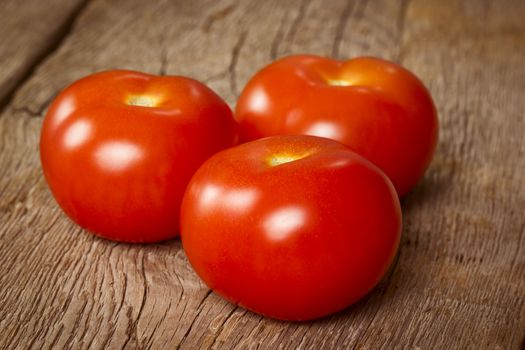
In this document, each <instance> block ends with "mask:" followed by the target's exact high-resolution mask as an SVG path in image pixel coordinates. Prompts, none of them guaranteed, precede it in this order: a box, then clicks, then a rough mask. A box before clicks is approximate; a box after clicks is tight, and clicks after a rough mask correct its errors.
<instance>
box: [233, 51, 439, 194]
mask: <svg viewBox="0 0 525 350" xmlns="http://www.w3.org/2000/svg"><path fill="white" fill-rule="evenodd" d="M235 118H236V119H237V121H238V122H239V123H240V126H241V138H242V139H243V140H244V141H249V140H254V139H257V138H261V137H266V136H273V135H291V134H306V135H314V136H321V137H327V138H331V139H334V140H337V141H340V142H342V143H344V144H346V145H347V146H349V147H350V148H352V149H353V150H354V151H356V152H357V153H359V154H361V155H362V156H364V157H365V158H367V159H368V160H370V161H372V162H373V163H374V164H376V165H377V166H379V167H380V168H381V169H382V170H383V171H384V172H385V173H386V174H387V175H388V176H389V177H390V179H391V180H392V182H393V183H394V186H395V187H396V189H397V192H398V194H399V196H403V195H404V194H406V193H407V192H408V191H409V190H410V189H411V188H412V187H413V186H414V185H415V184H416V183H417V181H418V180H419V179H420V178H421V177H422V176H423V175H424V173H425V170H426V169H427V167H428V165H429V164H430V161H431V160H432V156H433V154H434V150H435V147H436V143H437V139H438V118H437V112H436V108H435V106H434V103H433V101H432V98H431V96H430V94H429V92H428V91H427V89H426V88H425V86H424V85H423V83H421V81H420V80H419V79H418V78H417V77H416V76H415V75H413V74H412V73H411V72H409V71H408V70H406V69H404V68H402V67H401V66H399V65H397V64H395V63H392V62H389V61H385V60H381V59H378V58H371V57H361V58H355V59H351V60H348V61H338V60H332V59H329V58H324V57H318V56H310V55H298V56H290V57H286V58H283V59H280V60H278V61H275V62H273V63H272V64H270V65H268V66H267V67H265V68H263V69H262V70H261V71H259V72H258V73H257V74H256V75H255V76H254V77H253V78H252V79H251V80H250V81H249V82H248V84H247V85H246V87H245V88H244V90H243V92H242V93H241V96H240V98H239V100H238V103H237V106H236V111H235Z"/></svg>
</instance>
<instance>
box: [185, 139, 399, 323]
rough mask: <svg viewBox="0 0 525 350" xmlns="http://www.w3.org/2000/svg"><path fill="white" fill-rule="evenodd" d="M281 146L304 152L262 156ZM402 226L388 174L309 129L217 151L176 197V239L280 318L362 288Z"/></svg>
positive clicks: (324, 307) (201, 270) (218, 283)
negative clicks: (178, 215) (283, 160)
mask: <svg viewBox="0 0 525 350" xmlns="http://www.w3.org/2000/svg"><path fill="white" fill-rule="evenodd" d="M279 154H284V158H286V157H288V156H289V155H290V154H291V155H292V158H293V155H299V156H303V157H304V158H301V159H297V160H294V161H291V162H287V163H284V164H279V165H274V166H272V165H271V163H268V162H269V160H270V161H271V159H274V158H275V157H274V156H275V155H279ZM400 230H401V210H400V206H399V199H398V197H397V194H396V192H395V189H394V187H393V185H392V183H391V182H390V180H389V179H388V178H387V177H386V175H385V174H384V173H383V172H382V171H381V170H379V168H377V167H376V166H375V165H373V164H372V163H370V162H369V161H367V160H366V159H364V158H363V157H361V156H359V155H358V154H356V153H355V152H353V151H351V150H350V149H349V148H347V147H346V146H344V145H342V144H340V143H338V142H335V141H332V140H329V139H325V138H319V137H313V136H302V135H297V136H278V137H269V138H264V139H260V140H256V141H253V142H249V143H245V144H243V145H240V146H237V147H234V148H230V149H228V150H225V151H222V152H219V153H217V154H215V155H214V156H213V157H211V158H210V159H208V160H207V161H206V162H205V163H204V164H203V165H202V166H201V167H200V168H199V170H198V171H197V172H196V173H195V175H194V176H193V178H192V180H191V181H190V184H189V185H188V187H187V190H186V193H185V195H184V198H183V202H182V207H181V239H182V244H183V247H184V249H185V252H186V255H187V256H188V259H189V261H190V263H191V265H192V266H193V268H194V269H195V271H196V272H197V274H198V275H199V276H200V277H201V278H202V279H203V280H204V282H205V283H206V284H207V285H208V286H209V287H210V288H211V289H213V290H214V291H215V292H216V293H218V294H219V295H221V296H223V297H225V298H226V299H228V300H230V301H232V302H233V303H237V304H239V305H241V306H243V307H246V308H247V309H250V310H252V311H255V312H258V313H261V314H263V315H266V316H269V317H273V318H277V319H283V320H294V321H299V320H309V319H314V318H319V317H322V316H325V315H328V314H331V313H333V312H336V311H338V310H341V309H343V308H345V307H347V306H349V305H350V304H352V303H354V302H356V301H357V300H358V299H359V298H361V297H363V296H364V295H365V294H366V293H368V292H369V291H370V290H371V289H372V288H373V287H374V286H375V285H376V284H377V283H378V281H379V280H380V279H381V278H382V276H383V275H384V273H385V272H386V270H387V269H388V266H389V265H390V264H391V262H392V260H393V257H394V256H395V253H396V251H397V248H398V245H399V239H400Z"/></svg>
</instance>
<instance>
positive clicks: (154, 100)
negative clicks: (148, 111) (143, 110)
mask: <svg viewBox="0 0 525 350" xmlns="http://www.w3.org/2000/svg"><path fill="white" fill-rule="evenodd" d="M159 102H160V99H159V98H158V97H156V96H150V95H130V96H128V98H127V99H126V104H128V105H130V106H139V107H156V106H158V105H159Z"/></svg>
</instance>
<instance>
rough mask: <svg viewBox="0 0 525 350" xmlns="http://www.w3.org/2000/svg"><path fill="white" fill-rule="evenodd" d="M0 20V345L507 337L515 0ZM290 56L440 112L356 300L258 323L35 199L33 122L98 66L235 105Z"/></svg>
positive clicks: (518, 142) (519, 16)
mask: <svg viewBox="0 0 525 350" xmlns="http://www.w3.org/2000/svg"><path fill="white" fill-rule="evenodd" d="M15 4H23V5H20V6H18V5H15ZM0 13H2V22H1V23H0V31H1V34H2V41H0V62H1V67H0V68H1V69H0V100H2V101H4V102H3V103H2V104H1V109H2V114H1V116H0V225H1V226H0V348H2V349H18V348H19V349H26V348H34V349H50V348H53V349H61V348H72V349H88V348H90V349H102V348H110V349H120V348H123V349H146V348H151V349H173V348H180V349H207V348H214V349H229V348H238V349H244V348H251V349H256V348H259V349H277V348H284V349H336V348H345V349H346V348H347V349H396V348H397V349H520V348H523V347H524V346H525V237H524V236H525V175H524V171H525V131H524V130H525V117H524V113H525V21H523V15H524V14H525V2H524V1H521V0H516V1H499V0H492V1H474V0H467V1H461V0H447V1H442V0H432V1H429V0H411V1H407V0H401V1H390V0H383V1H370V2H367V1H343V0H334V1H322V0H290V1H278V0H271V1H257V0H247V1H234V0H216V1H211V0H210V1H208V2H203V1H189V0H186V1H182V0H180V1H155V2H154V1H141V0H134V1H129V0H90V1H88V2H87V3H85V4H84V3H81V2H80V1H71V0H64V1H58V0H54V1H37V0H31V1H23V2H22V1H14V0H7V1H2V2H0ZM5 17H7V19H5ZM306 52H307V53H315V54H321V55H333V56H337V57H340V58H349V57H352V56H356V55H377V56H380V57H384V58H390V59H393V60H396V61H398V62H400V63H401V64H403V65H405V66H406V67H408V68H409V69H411V70H413V71H414V72H415V73H416V74H418V75H419V76H420V77H421V79H422V80H423V81H424V82H425V83H426V84H427V85H428V87H429V88H430V90H431V92H432V94H433V96H434V98H435V101H436V104H437V106H438V110H439V116H440V123H441V134H440V142H439V146H438V149H437V153H436V155H435V158H434V161H433V163H432V165H431V167H430V169H429V171H428V172H427V174H426V176H425V178H424V179H423V181H421V183H420V184H419V185H418V186H417V187H416V188H415V189H414V190H413V191H412V192H411V193H410V194H409V195H408V196H407V197H406V198H405V199H404V200H403V209H404V230H403V238H402V245H401V250H400V254H399V258H398V260H397V262H396V264H395V266H394V268H393V269H392V271H391V273H390V274H389V275H388V276H387V277H386V278H385V280H384V281H383V282H382V283H381V284H380V285H379V286H378V287H377V288H376V289H375V290H374V291H373V292H372V293H371V294H370V295H369V296H368V297H367V298H365V299H364V300H363V301H362V302H360V303H358V304H357V305H355V306H353V307H351V308H349V309H347V310H345V311H343V312H341V313H339V314H337V315H334V316H332V317H328V318H325V319H322V320H319V321H315V322H307V323H286V322H277V321H273V320H270V319H265V318H262V317H260V316H258V315H256V314H253V313H250V312H247V311H245V310H243V309H242V308H238V307H235V306H234V305H232V304H229V303H227V302H225V301H224V300H222V299H221V298H219V297H218V296H217V295H215V294H214V293H211V292H210V291H209V290H208V289H207V288H206V287H205V286H204V285H203V284H202V283H201V282H200V281H199V279H198V278H197V276H196V275H195V274H194V273H193V272H192V270H191V268H190V266H189V265H188V262H187V259H186V257H185V255H184V252H183V251H182V249H181V244H180V241H179V240H173V241H169V242H165V243H162V244H153V245H147V246H146V245H126V244H117V243H113V242H110V241H105V240H101V239H98V238H95V237H93V236H91V235H89V234H87V233H85V232H84V231H82V230H81V229H80V228H78V227H77V226H75V225H74V224H73V223H71V222H70V221H69V220H68V219H67V218H66V217H65V215H64V214H62V212H61V211H60V210H59V208H58V207H57V205H56V203H55V202H54V200H53V199H52V197H51V195H50V193H49V191H48V189H47V187H46V184H45V182H44V180H43V177H42V173H41V169H40V164H39V159H38V138H39V129H40V125H41V121H42V118H41V117H42V115H43V113H44V111H45V109H46V107H47V106H48V104H49V102H50V100H51V99H52V98H53V97H54V96H55V95H56V94H57V92H58V91H59V90H60V89H61V88H63V87H64V86H65V85H67V84H68V83H70V82H72V81H74V80H76V79H78V78H80V77H81V76H84V75H86V74H89V73H92V72H95V71H99V70H103V69H109V68H129V69H136V70H143V71H146V72H152V73H160V74H183V75H188V76H191V77H194V78H197V79H200V80H202V81H204V82H206V83H208V84H209V85H210V86H211V87H212V88H213V89H215V90H216V91H217V92H218V93H219V94H220V95H221V96H223V97H224V98H225V99H226V100H227V101H228V102H229V103H230V104H231V105H233V104H234V102H235V99H236V96H238V93H239V91H240V90H241V89H242V86H243V85H244V83H245V82H246V81H247V79H248V78H249V77H250V75H252V74H253V73H254V72H255V71H256V70H257V69H259V68H260V67H261V66H263V65H265V64H267V63H269V62H270V61H271V60H272V59H274V58H276V57H280V56H283V55H286V54H290V53H306Z"/></svg>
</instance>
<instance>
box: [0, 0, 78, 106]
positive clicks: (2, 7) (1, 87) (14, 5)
mask: <svg viewBox="0 0 525 350" xmlns="http://www.w3.org/2000/svg"><path fill="white" fill-rule="evenodd" d="M84 3H85V1H84V0H71V1H62V0H51V1H45V2H44V1H39V0H28V1H18V0H3V1H2V2H0V14H1V15H2V20H1V21H0V33H1V35H2V40H1V41H0V67H2V69H0V106H2V105H3V104H4V103H5V101H6V100H7V99H8V98H9V95H10V94H11V93H12V92H13V90H14V89H15V88H16V86H17V85H18V84H19V83H20V82H21V81H23V80H24V79H25V78H26V77H27V76H28V74H30V73H31V71H32V69H33V67H34V66H35V64H38V62H39V61H40V59H41V58H42V57H45V56H46V55H47V53H48V52H50V51H52V50H53V48H54V47H56V46H57V45H58V44H59V43H60V39H61V38H62V37H64V35H66V34H67V32H68V28H69V25H70V23H71V21H72V19H74V18H75V16H76V14H77V13H78V12H79V11H80V10H81V8H82V6H83V4H84Z"/></svg>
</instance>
